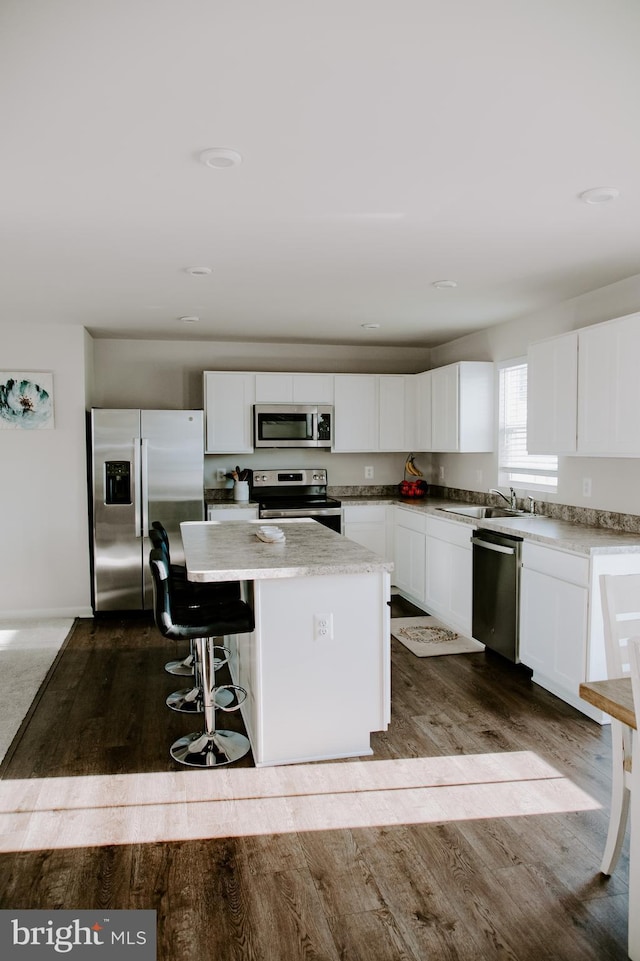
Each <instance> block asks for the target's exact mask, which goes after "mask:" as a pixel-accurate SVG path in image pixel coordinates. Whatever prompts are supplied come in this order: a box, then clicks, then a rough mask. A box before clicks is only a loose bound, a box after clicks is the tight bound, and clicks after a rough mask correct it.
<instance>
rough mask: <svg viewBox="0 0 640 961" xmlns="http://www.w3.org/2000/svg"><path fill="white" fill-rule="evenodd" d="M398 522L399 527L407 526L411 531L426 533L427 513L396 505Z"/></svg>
mask: <svg viewBox="0 0 640 961" xmlns="http://www.w3.org/2000/svg"><path fill="white" fill-rule="evenodd" d="M396 524H397V525H398V527H407V528H408V529H409V530H410V531H418V532H419V533H421V534H424V533H425V531H426V529H427V515H426V514H419V513H418V512H417V511H412V510H407V509H406V508H404V507H396Z"/></svg>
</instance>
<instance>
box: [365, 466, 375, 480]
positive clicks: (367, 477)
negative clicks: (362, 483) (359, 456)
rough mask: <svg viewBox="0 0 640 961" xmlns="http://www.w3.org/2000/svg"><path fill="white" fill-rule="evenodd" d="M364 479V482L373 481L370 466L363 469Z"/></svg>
mask: <svg viewBox="0 0 640 961" xmlns="http://www.w3.org/2000/svg"><path fill="white" fill-rule="evenodd" d="M364 479H365V480H373V467H371V465H369V466H368V467H365V469H364Z"/></svg>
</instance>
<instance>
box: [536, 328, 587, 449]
mask: <svg viewBox="0 0 640 961" xmlns="http://www.w3.org/2000/svg"><path fill="white" fill-rule="evenodd" d="M577 424H578V334H577V333H576V332H575V331H572V332H571V333H569V334H563V335H562V336H561V337H554V338H552V339H551V340H545V341H542V342H541V343H539V344H531V346H530V347H529V350H528V352H527V449H528V451H529V453H530V454H570V453H573V452H574V451H575V449H576V434H577Z"/></svg>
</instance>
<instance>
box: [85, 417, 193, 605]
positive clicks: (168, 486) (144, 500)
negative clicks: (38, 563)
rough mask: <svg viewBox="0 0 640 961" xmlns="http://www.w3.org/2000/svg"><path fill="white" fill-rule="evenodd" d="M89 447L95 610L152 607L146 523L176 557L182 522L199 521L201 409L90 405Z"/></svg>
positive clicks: (179, 556) (179, 557)
mask: <svg viewBox="0 0 640 961" xmlns="http://www.w3.org/2000/svg"><path fill="white" fill-rule="evenodd" d="M89 445H90V492H91V528H92V533H91V537H92V540H91V548H92V550H91V559H92V603H93V609H94V611H95V612H96V613H99V612H105V611H127V610H129V611H140V610H151V609H152V606H153V586H152V581H151V574H150V571H149V563H148V559H149V551H150V549H151V542H150V541H149V537H148V532H149V525H150V524H151V523H152V522H153V521H156V520H158V521H160V522H161V523H162V524H163V525H164V526H165V528H166V529H167V531H168V533H169V538H170V541H171V560H172V562H174V561H175V562H180V561H181V560H182V559H183V554H182V540H181V537H180V523H181V521H186V520H203V519H204V489H203V488H204V425H203V413H202V411H201V410H103V409H101V408H94V409H93V410H92V411H91V414H90V417H89Z"/></svg>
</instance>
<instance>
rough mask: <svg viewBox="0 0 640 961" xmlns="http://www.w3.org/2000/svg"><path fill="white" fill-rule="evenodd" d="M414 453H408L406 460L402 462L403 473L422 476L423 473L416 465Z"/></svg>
mask: <svg viewBox="0 0 640 961" xmlns="http://www.w3.org/2000/svg"><path fill="white" fill-rule="evenodd" d="M414 461H415V454H409V456H408V457H407V459H406V461H405V462H404V469H405V473H407V474H411V476H412V477H422V476H423V473H422V471H421V470H420V468H418V467H416V465H415V463H414Z"/></svg>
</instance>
